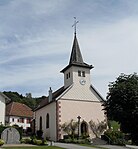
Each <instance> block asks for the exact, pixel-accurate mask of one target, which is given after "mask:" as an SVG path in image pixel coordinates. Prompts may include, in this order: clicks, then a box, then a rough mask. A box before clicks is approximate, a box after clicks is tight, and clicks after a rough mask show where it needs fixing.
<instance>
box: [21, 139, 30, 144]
mask: <svg viewBox="0 0 138 149" xmlns="http://www.w3.org/2000/svg"><path fill="white" fill-rule="evenodd" d="M21 143H25V144H31V143H32V139H31V138H23V139H21Z"/></svg>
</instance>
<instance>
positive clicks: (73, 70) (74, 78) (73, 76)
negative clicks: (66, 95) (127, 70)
mask: <svg viewBox="0 0 138 149" xmlns="http://www.w3.org/2000/svg"><path fill="white" fill-rule="evenodd" d="M78 71H81V72H82V71H85V77H82V76H78ZM69 72H70V78H68V79H67V78H66V75H67V74H68V73H69ZM81 79H85V81H86V85H88V86H90V84H91V80H90V69H89V68H83V67H77V66H72V67H70V68H69V69H67V70H66V71H65V72H64V87H65V88H66V87H68V86H69V85H71V84H73V83H75V84H76V85H77V84H78V83H79V84H80V80H81Z"/></svg>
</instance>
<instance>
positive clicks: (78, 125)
mask: <svg viewBox="0 0 138 149" xmlns="http://www.w3.org/2000/svg"><path fill="white" fill-rule="evenodd" d="M77 119H78V139H79V137H80V119H81V117H80V116H78V117H77Z"/></svg>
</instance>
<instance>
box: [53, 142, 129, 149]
mask: <svg viewBox="0 0 138 149" xmlns="http://www.w3.org/2000/svg"><path fill="white" fill-rule="evenodd" d="M54 145H55V146H58V147H63V148H65V149H92V148H91V147H86V146H80V145H76V144H67V143H54ZM99 146H100V147H104V148H107V149H127V148H126V147H123V146H116V145H99Z"/></svg>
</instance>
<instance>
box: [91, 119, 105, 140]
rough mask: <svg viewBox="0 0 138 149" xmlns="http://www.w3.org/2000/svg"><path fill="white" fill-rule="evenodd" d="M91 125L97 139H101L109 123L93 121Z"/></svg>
mask: <svg viewBox="0 0 138 149" xmlns="http://www.w3.org/2000/svg"><path fill="white" fill-rule="evenodd" d="M89 125H90V128H91V130H92V132H93V133H94V134H95V136H96V138H100V137H101V135H102V134H103V132H104V131H105V130H106V129H107V122H106V121H105V120H104V121H101V122H100V121H98V122H97V123H96V122H94V121H93V120H91V121H90V122H89Z"/></svg>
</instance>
